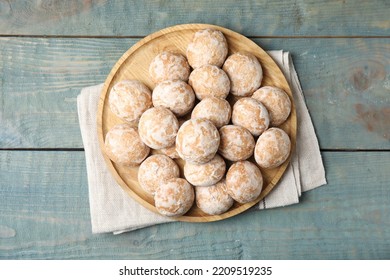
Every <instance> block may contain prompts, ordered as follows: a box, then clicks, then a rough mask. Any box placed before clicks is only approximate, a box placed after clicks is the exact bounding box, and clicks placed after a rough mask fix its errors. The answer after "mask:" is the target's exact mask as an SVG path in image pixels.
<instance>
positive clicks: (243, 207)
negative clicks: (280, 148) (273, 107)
mask: <svg viewBox="0 0 390 280" xmlns="http://www.w3.org/2000/svg"><path fill="white" fill-rule="evenodd" d="M206 28H213V29H217V30H220V31H222V32H223V33H224V34H228V35H229V36H232V37H234V38H243V39H246V40H247V41H248V42H250V43H251V44H252V45H253V47H255V48H257V49H258V50H259V51H260V52H261V53H262V55H264V56H266V57H268V58H269V59H271V60H272V62H273V63H274V64H275V66H276V69H277V71H279V72H280V73H279V74H280V75H281V77H283V79H284V81H283V82H285V83H286V85H287V86H288V90H289V92H288V94H289V96H290V98H291V99H292V100H291V101H292V102H291V105H292V107H291V113H290V114H291V116H289V118H292V119H291V123H290V126H291V128H290V131H291V134H293V135H294V137H290V140H291V150H290V154H289V157H288V158H287V160H286V161H285V162H284V163H283V164H282V165H281V166H279V167H278V171H277V172H276V174H275V175H274V177H273V178H272V180H271V181H270V182H269V183H268V185H267V186H265V188H264V186H263V189H262V191H261V194H260V195H259V197H258V198H257V199H256V200H254V201H252V202H248V203H245V204H241V205H240V206H239V207H237V208H234V209H231V210H228V211H227V212H225V213H223V214H220V215H208V216H186V215H185V214H184V215H183V216H179V217H166V216H163V215H161V214H159V213H158V211H157V210H156V208H155V207H154V206H152V205H150V204H149V203H145V200H144V199H142V198H141V197H140V196H139V195H138V194H137V193H135V192H134V191H133V190H132V189H131V187H130V186H128V184H127V183H126V182H125V181H124V180H123V179H122V177H121V176H120V175H119V173H118V172H117V171H116V169H115V167H114V165H113V162H112V161H111V160H110V158H109V157H108V156H107V155H106V153H105V152H104V131H103V110H104V105H105V100H106V96H107V94H108V88H109V87H110V84H111V82H112V80H113V79H114V77H115V74H116V73H117V71H118V69H119V68H120V67H121V66H122V64H123V63H124V61H125V60H126V59H127V58H128V57H129V56H130V55H131V54H132V53H133V52H134V51H136V50H137V49H139V48H140V47H142V46H143V45H144V44H146V43H148V42H150V41H152V40H154V39H156V38H158V37H160V36H163V35H166V34H169V33H172V32H177V31H181V30H188V29H191V30H201V29H206ZM97 107H98V108H97V115H96V122H97V134H98V142H99V146H100V151H101V153H102V156H103V158H104V161H105V163H106V165H107V167H108V169H109V172H110V173H111V175H112V176H113V177H114V179H115V181H116V182H117V183H118V184H119V185H120V187H121V188H122V189H123V190H124V191H125V192H126V193H127V194H128V195H129V196H130V197H131V198H132V199H134V200H135V201H136V202H137V203H138V204H140V205H141V206H143V207H145V208H146V209H148V210H150V211H152V212H153V213H156V214H158V215H160V216H161V217H166V218H171V219H172V220H173V221H175V220H176V221H183V222H213V221H219V220H224V219H227V218H230V217H234V216H236V215H238V214H240V213H243V212H245V211H246V210H248V209H249V208H251V207H253V206H254V205H256V204H257V203H259V202H260V201H261V200H262V199H263V198H264V197H266V196H267V195H268V194H269V193H270V192H271V191H272V190H273V189H274V187H275V186H276V185H277V183H278V182H279V181H280V179H281V177H282V176H283V174H284V173H285V171H286V169H287V166H288V165H289V163H290V160H291V157H292V154H293V153H294V150H295V148H296V132H297V116H296V107H295V102H294V98H293V94H292V90H291V86H290V84H289V82H288V80H287V78H286V77H285V75H284V73H283V72H282V70H281V69H280V67H279V65H278V64H277V63H276V62H275V61H274V60H273V58H272V57H271V56H270V55H269V54H268V53H267V52H266V51H265V50H264V49H263V48H262V47H260V46H259V45H258V44H256V43H255V42H254V41H253V40H251V39H249V38H248V37H246V36H244V35H242V34H240V33H238V32H235V31H233V30H230V29H228V28H225V27H222V26H218V25H213V24H205V23H187V24H178V25H173V26H170V27H166V28H163V29H161V30H158V31H156V32H153V33H151V34H149V35H147V36H145V37H144V38H142V39H141V40H139V41H138V42H137V43H135V44H134V45H132V46H131V47H130V48H129V49H128V50H127V51H126V52H125V53H124V54H123V55H122V56H121V57H120V58H119V59H118V60H117V61H116V63H115V64H114V66H113V67H112V68H111V70H110V73H109V74H108V75H107V78H106V79H105V82H104V85H103V88H102V91H101V93H100V96H99V102H98V106H97ZM275 178H277V179H276V180H275ZM194 204H195V203H194Z"/></svg>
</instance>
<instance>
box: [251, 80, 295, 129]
mask: <svg viewBox="0 0 390 280" xmlns="http://www.w3.org/2000/svg"><path fill="white" fill-rule="evenodd" d="M252 98H254V99H256V100H258V101H260V102H261V103H263V105H264V106H265V107H266V108H267V110H268V113H269V116H270V124H271V125H272V126H278V125H281V124H282V123H284V122H285V121H286V120H287V118H288V116H289V115H290V112H291V101H290V98H289V97H288V95H287V93H286V92H285V91H284V90H282V89H281V88H277V87H271V86H265V87H261V88H259V89H258V90H256V91H255V92H254V93H253V95H252Z"/></svg>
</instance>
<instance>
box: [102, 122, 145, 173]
mask: <svg viewBox="0 0 390 280" xmlns="http://www.w3.org/2000/svg"><path fill="white" fill-rule="evenodd" d="M104 146H105V153H106V154H107V156H108V157H109V158H110V159H111V160H112V161H113V162H116V163H118V164H123V165H128V166H137V165H139V164H140V163H141V162H142V161H143V160H144V159H145V158H146V157H147V156H148V154H149V151H150V149H149V147H148V146H146V145H145V144H144V143H143V142H142V140H141V138H140V137H139V135H138V132H137V129H136V128H134V127H133V126H131V125H129V124H118V125H116V126H114V127H113V128H111V129H110V130H109V131H108V132H107V135H106V138H105V141H104Z"/></svg>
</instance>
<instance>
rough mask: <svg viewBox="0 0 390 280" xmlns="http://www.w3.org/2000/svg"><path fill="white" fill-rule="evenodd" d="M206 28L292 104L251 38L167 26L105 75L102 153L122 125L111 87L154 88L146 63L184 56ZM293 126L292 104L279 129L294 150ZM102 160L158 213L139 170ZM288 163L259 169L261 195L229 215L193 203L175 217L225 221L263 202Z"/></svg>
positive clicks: (274, 68)
mask: <svg viewBox="0 0 390 280" xmlns="http://www.w3.org/2000/svg"><path fill="white" fill-rule="evenodd" d="M205 28H214V29H218V30H220V31H222V32H223V34H224V35H225V37H226V39H227V42H228V46H229V54H232V53H235V52H237V51H248V52H251V53H252V54H254V55H255V56H256V57H257V58H258V59H259V61H260V63H261V65H262V67H263V75H264V77H263V81H262V86H265V85H272V86H277V87H280V88H282V89H283V90H285V91H286V92H287V93H288V94H289V96H290V99H291V101H293V98H292V94H291V90H290V87H289V85H288V83H287V81H286V79H285V77H284V76H283V74H282V72H281V70H280V69H279V67H278V66H277V65H276V63H275V62H274V61H273V60H272V58H271V57H270V56H269V55H268V54H267V53H266V52H265V51H264V50H263V49H261V48H260V47H259V46H258V45H257V44H255V43H254V42H253V41H251V40H250V39H248V38H246V37H244V36H242V35H241V34H239V33H236V32H233V31H231V30H229V29H226V28H223V27H220V26H215V25H208V24H184V25H177V26H173V27H169V28H166V29H163V30H160V31H158V32H156V33H153V34H151V35H149V36H147V37H145V38H144V39H142V40H140V41H139V42H138V43H137V44H135V45H134V46H132V47H131V48H130V49H129V50H128V51H127V52H125V53H124V54H123V56H122V57H121V58H120V59H119V60H118V62H117V63H116V64H115V66H114V67H113V68H112V70H111V72H110V74H109V75H108V77H107V79H106V81H105V83H104V87H103V90H102V93H101V97H100V101H99V105H98V113H97V128H98V138H99V142H100V147H101V149H102V151H104V139H105V136H106V134H107V132H108V131H109V129H110V128H111V127H113V126H114V125H116V124H118V123H122V122H123V121H121V120H120V119H119V118H117V117H116V116H115V115H114V114H113V113H112V112H111V111H110V108H109V105H108V101H107V99H108V95H109V92H110V90H111V88H112V86H113V85H114V84H115V83H117V82H119V81H121V80H125V79H136V80H140V81H142V82H143V83H145V84H146V85H147V86H148V87H149V88H150V89H153V88H154V84H153V82H152V81H151V79H150V77H149V72H148V68H149V64H150V62H151V61H152V59H153V58H154V57H155V56H156V55H157V54H158V53H160V52H162V51H167V50H169V51H175V52H179V53H181V54H183V55H185V51H186V48H187V45H188V43H189V42H190V41H191V39H192V36H193V34H194V33H195V32H196V31H198V30H200V29H205ZM229 54H228V55H229ZM292 104H293V102H292ZM296 125H297V123H296V111H295V106H294V104H293V106H292V111H291V114H290V117H289V118H288V120H287V121H286V122H285V123H284V124H283V125H282V126H281V128H282V129H283V130H284V131H286V132H287V133H288V134H289V136H290V138H291V142H292V147H293V148H294V147H295V141H296ZM103 154H104V152H103ZM104 158H105V161H106V163H107V165H108V169H109V170H110V172H111V173H112V175H113V176H114V178H115V179H116V181H117V182H118V183H119V185H120V186H121V187H122V188H123V189H124V190H125V191H126V192H127V193H128V194H129V195H130V196H131V197H132V198H134V199H135V200H136V201H137V202H138V203H140V204H142V205H143V206H145V207H146V208H148V209H149V210H151V211H153V212H156V213H158V212H157V210H156V208H155V206H154V200H153V197H152V196H150V195H148V194H147V193H146V192H145V191H143V189H142V188H141V187H140V185H139V184H138V181H137V171H138V167H134V168H129V167H125V166H121V165H118V164H115V163H114V162H112V161H111V160H110V159H109V158H108V157H107V156H105V155H104ZM252 160H253V159H252ZM177 162H178V164H179V166H180V168H182V167H183V161H181V160H177ZM288 162H289V159H288V160H287V161H286V162H285V163H284V164H283V165H281V166H280V167H278V168H275V169H267V170H261V172H262V174H263V178H264V185H263V190H262V192H261V194H260V196H259V197H258V198H257V199H256V200H255V201H253V202H250V203H246V204H240V203H235V204H234V205H233V206H232V208H231V209H230V210H229V211H228V212H226V213H224V214H221V215H213V216H211V215H208V214H205V213H203V212H202V211H201V210H200V209H199V208H197V207H196V205H195V203H194V206H193V207H192V208H191V209H190V211H189V212H187V213H186V214H185V215H184V216H181V217H177V218H175V219H177V220H180V221H186V222H210V221H217V220H222V219H226V218H229V217H232V216H235V215H237V214H239V213H242V212H243V211H245V210H247V209H248V208H250V207H252V206H253V205H255V204H256V203H258V202H259V201H260V200H262V199H263V198H264V197H265V196H266V195H267V194H268V193H269V192H270V191H271V190H272V189H273V188H274V187H275V185H276V184H277V182H278V181H279V179H280V178H281V176H282V175H283V173H284V171H285V170H286V168H287V165H288Z"/></svg>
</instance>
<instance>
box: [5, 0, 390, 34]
mask: <svg viewBox="0 0 390 280" xmlns="http://www.w3.org/2000/svg"><path fill="white" fill-rule="evenodd" d="M389 10H390V6H389V2H388V1H380V0H375V1H321V0H314V1H294V2H290V1H283V0H277V1H266V0H261V1H255V0H252V1H245V2H240V3H239V5H238V4H237V1H234V0H219V1H208V0H200V1H195V2H194V1H192V0H184V1H180V2H178V1H156V0H155V1H125V0H122V1H114V2H113V1H102V0H99V1H93V2H92V1H81V0H78V1H76V0H72V1H31V0H30V1H24V0H23V1H22V0H19V1H2V2H1V3H0V15H1V17H0V34H5V35H70V36H84V35H87V36H145V35H147V34H149V33H152V32H155V31H157V30H159V29H161V28H163V27H168V26H172V25H176V24H183V23H209V24H217V25H221V26H224V27H227V28H230V29H233V30H235V31H238V32H240V33H243V34H245V35H247V36H302V35H304V36H389V35H390V34H389V28H390V21H389V20H388V15H389ZM244 19H245V20H244Z"/></svg>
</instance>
